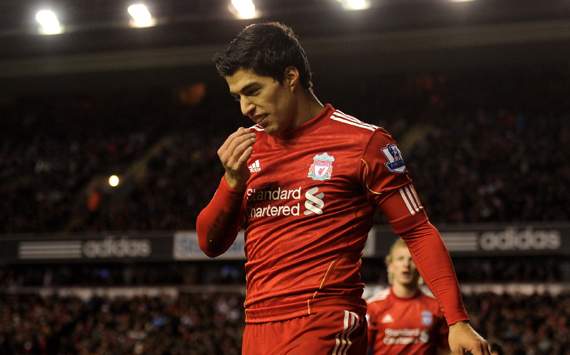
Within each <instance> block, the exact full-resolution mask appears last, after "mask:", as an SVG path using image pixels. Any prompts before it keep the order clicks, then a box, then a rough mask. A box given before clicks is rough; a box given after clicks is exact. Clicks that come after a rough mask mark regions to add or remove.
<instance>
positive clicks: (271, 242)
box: [196, 105, 467, 323]
mask: <svg viewBox="0 0 570 355" xmlns="http://www.w3.org/2000/svg"><path fill="white" fill-rule="evenodd" d="M252 130H254V131H255V132H256V136H257V139H256V141H255V144H254V146H253V153H252V155H251V157H250V159H249V160H248V163H247V164H248V167H249V170H250V172H251V176H250V178H249V179H248V181H247V187H246V190H245V192H243V193H241V192H237V191H234V190H231V189H230V188H229V187H228V185H227V184H226V183H225V180H224V179H223V178H222V181H221V183H220V187H219V188H218V190H217V192H216V194H215V195H214V197H213V198H212V201H211V202H210V204H209V205H208V206H207V207H206V208H205V209H204V210H202V212H201V213H200V215H199V216H198V220H197V225H196V228H197V232H198V239H199V242H200V247H201V248H202V250H204V251H205V252H206V253H207V254H208V255H210V256H216V255H219V254H220V253H221V252H223V251H224V250H225V249H227V247H229V246H230V245H231V243H232V242H233V240H234V239H235V236H236V233H237V229H238V227H239V226H240V225H241V226H243V227H244V229H245V254H246V258H247V262H246V264H245V269H246V290H247V294H246V301H245V312H246V322H249V323H257V322H267V321H277V320H285V319H290V318H294V317H299V316H303V315H308V314H312V313H314V312H318V311H319V310H348V311H354V312H358V313H360V314H364V313H365V312H366V302H364V300H362V298H361V296H362V292H363V283H362V282H361V279H360V265H361V260H360V258H361V255H362V250H363V248H364V244H365V242H366V237H367V235H368V231H369V230H370V228H371V227H372V217H373V214H374V211H375V210H376V209H377V208H380V210H381V211H382V213H384V214H385V215H386V217H387V218H388V221H389V223H390V224H391V226H392V228H393V230H394V231H395V232H396V233H397V234H399V235H401V236H402V237H403V238H407V239H406V241H407V242H408V245H409V247H410V250H411V251H412V254H414V253H415V254H416V255H415V259H414V260H415V263H416V265H418V269H419V270H420V271H422V270H424V271H426V272H427V273H426V275H424V279H425V280H426V281H427V282H431V281H433V280H435V281H434V283H433V284H430V287H431V288H432V290H434V292H436V294H438V293H437V292H439V294H438V297H440V298H441V301H442V303H443V304H444V306H445V310H446V312H447V311H449V314H450V316H451V318H450V319H451V321H457V320H462V319H467V315H466V313H465V311H464V308H463V304H462V302H461V296H460V294H459V288H458V286H457V280H456V278H455V275H454V273H453V267H452V265H451V261H450V259H449V255H448V253H447V250H446V249H445V246H444V245H443V243H442V241H441V238H440V237H439V234H438V233H437V230H436V229H435V228H434V227H433V226H431V224H429V222H428V220H427V217H426V214H425V212H424V209H423V207H422V205H421V202H420V200H419V198H418V196H417V194H416V192H415V190H414V187H413V185H412V184H411V179H410V177H409V175H408V172H407V170H406V166H405V165H404V160H403V158H402V155H401V153H400V151H399V149H398V147H397V146H396V143H395V141H394V139H393V138H392V137H391V136H390V135H389V134H388V133H387V132H386V131H385V130H384V129H382V128H378V127H376V126H373V125H370V124H367V123H363V122H361V121H359V120H357V119H356V118H354V117H352V116H349V115H346V114H344V113H342V112H340V111H338V110H335V109H334V108H333V107H332V106H330V105H326V106H325V107H324V108H323V110H322V111H321V113H320V114H319V115H318V116H317V117H313V118H312V119H310V120H308V121H307V122H305V123H304V124H303V125H302V126H300V127H298V128H297V129H296V131H295V132H294V135H293V136H292V137H289V138H287V139H286V140H283V139H280V138H278V137H274V136H271V135H268V134H266V133H265V132H264V131H263V129H262V128H261V127H260V126H257V125H256V126H253V127H252ZM222 215H224V216H226V217H227V219H226V220H227V221H229V222H225V223H223V224H221V223H219V221H220V220H221V219H220V216H222ZM238 219H239V220H238ZM213 240H218V242H217V244H216V245H214V244H212V241H213ZM220 240H222V241H221V242H220ZM432 286H433V287H432Z"/></svg>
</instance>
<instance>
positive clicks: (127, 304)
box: [0, 293, 570, 355]
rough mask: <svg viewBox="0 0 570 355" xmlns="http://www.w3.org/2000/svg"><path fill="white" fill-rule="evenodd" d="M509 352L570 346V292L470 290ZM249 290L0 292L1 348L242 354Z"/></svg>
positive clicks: (542, 352)
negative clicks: (84, 294)
mask: <svg viewBox="0 0 570 355" xmlns="http://www.w3.org/2000/svg"><path fill="white" fill-rule="evenodd" d="M465 300H466V304H467V306H468V307H469V309H470V310H471V314H472V322H473V324H474V325H475V327H476V328H477V329H479V330H480V331H481V333H482V334H484V335H485V336H486V337H487V338H488V339H489V340H490V341H492V342H494V343H497V344H500V345H501V346H502V347H503V349H504V350H505V354H507V355H565V354H568V352H570V294H567V293H566V294H559V295H550V294H540V295H539V294H535V295H507V294H504V295H496V294H490V293H488V294H479V295H470V296H466V297H465ZM242 303H243V296H242V295H241V294H221V293H216V294H202V295H194V294H181V295H179V296H178V297H177V298H173V297H169V296H161V297H134V298H131V299H125V298H112V299H111V298H92V299H88V300H82V299H80V298H77V297H73V296H69V297H59V296H49V297H46V298H42V297H40V296H31V295H20V296H14V295H2V296H0V320H1V321H0V354H38V355H44V354H45V355H48V354H60V355H65V354H85V355H96V354H110V353H112V354H118V355H120V354H160V355H166V354H208V355H212V354H225V355H228V354H229V355H231V354H239V353H240V341H241V327H242V326H243V311H242Z"/></svg>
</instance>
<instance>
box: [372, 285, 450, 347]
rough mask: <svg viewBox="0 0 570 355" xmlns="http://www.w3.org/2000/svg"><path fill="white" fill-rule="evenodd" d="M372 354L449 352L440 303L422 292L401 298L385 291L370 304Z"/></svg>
mask: <svg viewBox="0 0 570 355" xmlns="http://www.w3.org/2000/svg"><path fill="white" fill-rule="evenodd" d="M367 318H368V344H369V347H371V348H372V349H373V354H374V355H377V354H394V355H396V354H436V353H437V349H438V348H443V349H447V348H448V344H447V336H448V327H447V324H446V322H445V319H444V317H443V314H442V312H441V309H440V307H439V304H438V303H437V301H436V300H435V299H434V298H433V297H430V296H428V295H426V294H424V293H423V292H422V291H420V290H418V293H416V295H415V296H414V297H412V298H399V297H397V296H396V295H394V294H393V293H392V290H391V289H386V290H384V291H382V292H381V293H380V294H378V295H377V296H376V297H374V298H372V299H371V300H370V301H369V302H368V314H367Z"/></svg>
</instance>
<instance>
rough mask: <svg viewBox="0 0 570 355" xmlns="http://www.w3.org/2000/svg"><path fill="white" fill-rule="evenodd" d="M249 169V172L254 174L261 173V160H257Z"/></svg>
mask: <svg viewBox="0 0 570 355" xmlns="http://www.w3.org/2000/svg"><path fill="white" fill-rule="evenodd" d="M248 169H249V172H250V173H252V174H253V173H258V172H260V171H261V164H260V163H259V159H257V160H256V161H254V162H253V163H251V165H250V166H248Z"/></svg>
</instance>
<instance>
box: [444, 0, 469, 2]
mask: <svg viewBox="0 0 570 355" xmlns="http://www.w3.org/2000/svg"><path fill="white" fill-rule="evenodd" d="M449 1H451V2H471V1H475V0H449Z"/></svg>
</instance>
